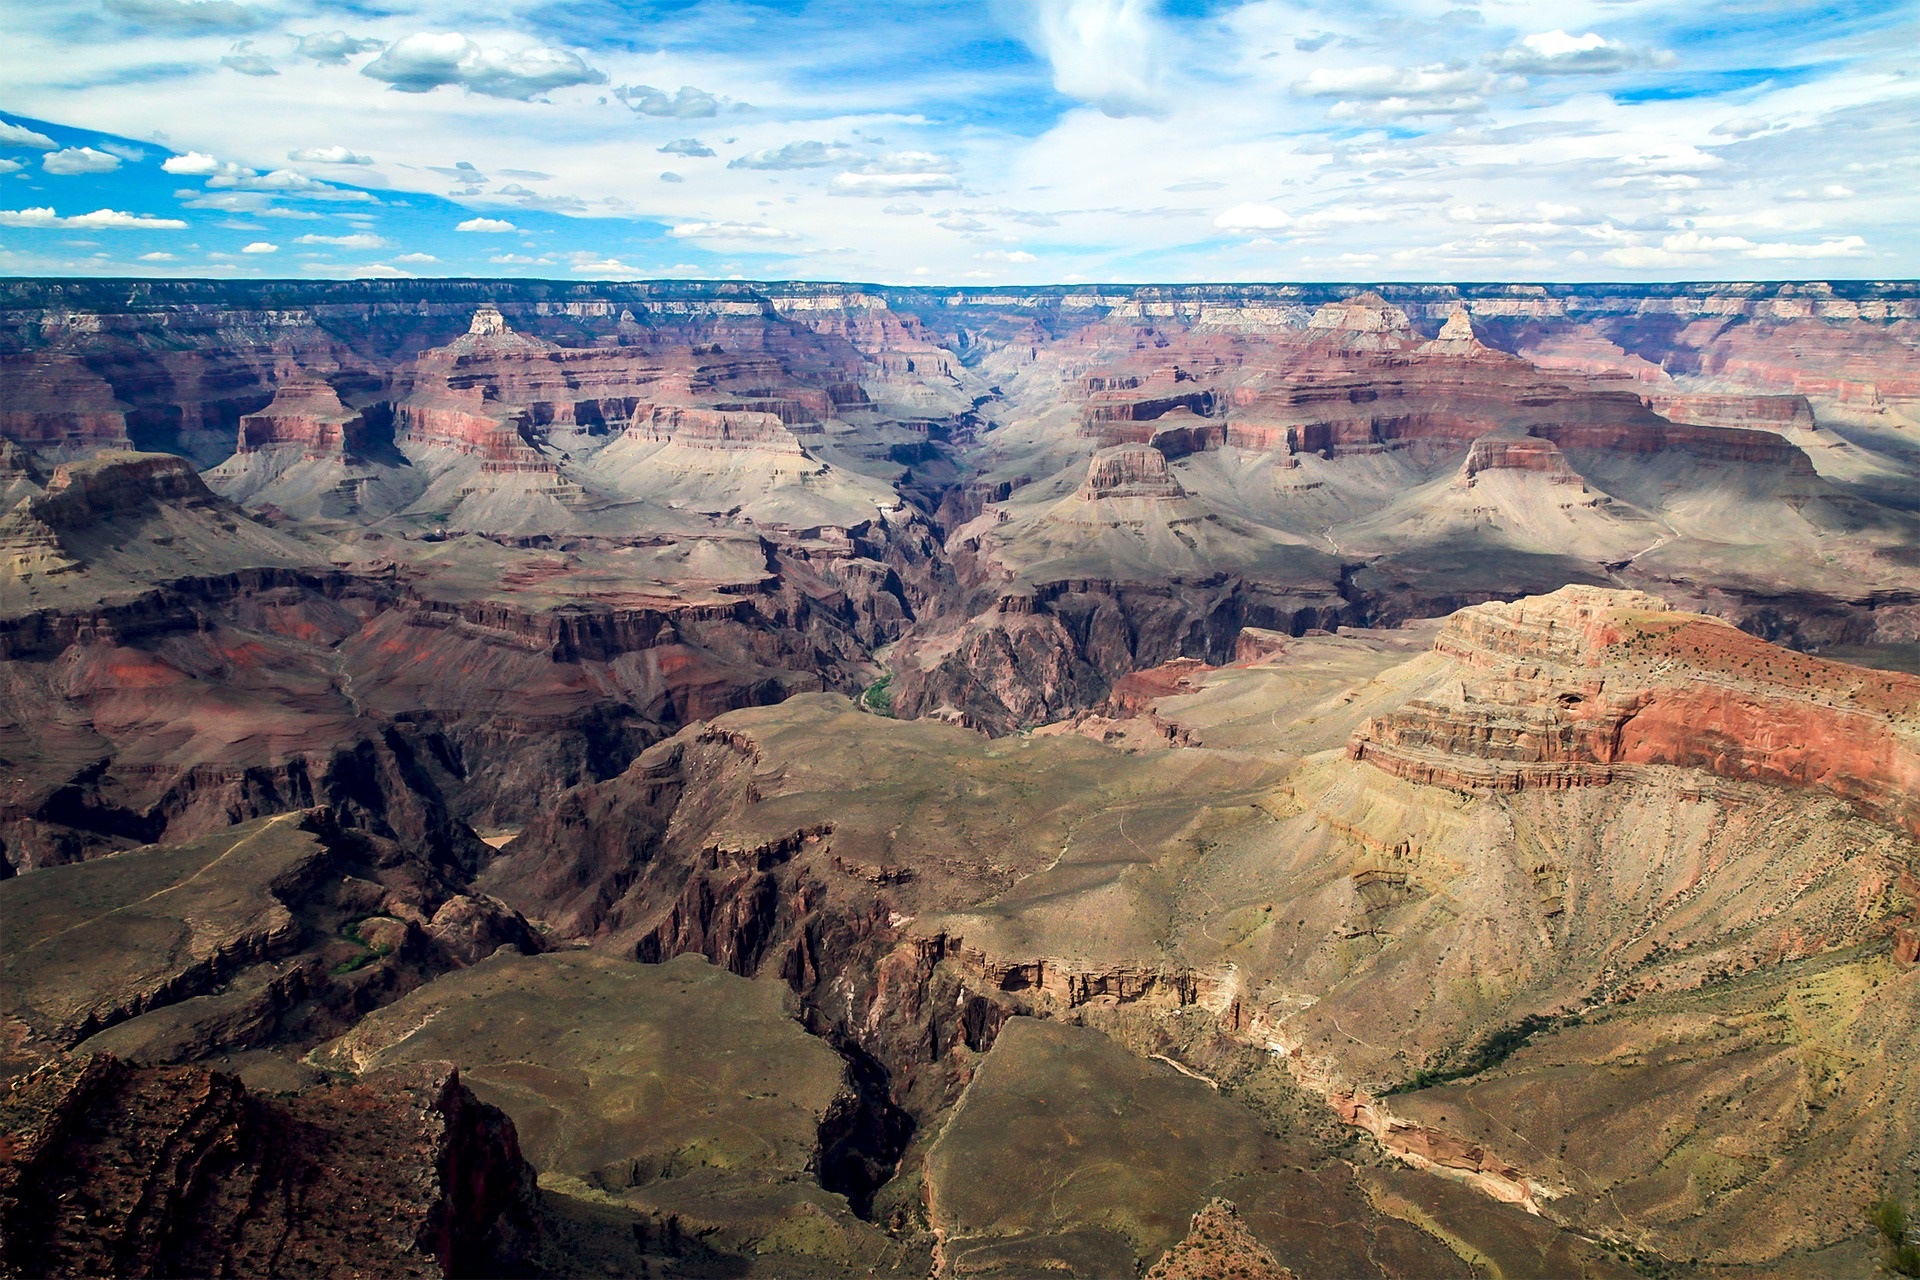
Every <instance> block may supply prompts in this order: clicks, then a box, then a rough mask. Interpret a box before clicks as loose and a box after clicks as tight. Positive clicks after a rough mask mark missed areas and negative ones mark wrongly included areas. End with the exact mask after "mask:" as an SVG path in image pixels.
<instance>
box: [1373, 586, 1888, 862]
mask: <svg viewBox="0 0 1920 1280" xmlns="http://www.w3.org/2000/svg"><path fill="white" fill-rule="evenodd" d="M1431 672H1432V680H1431V683H1430V685H1429V686H1428V688H1427V689H1426V691H1424V692H1422V693H1420V694H1419V695H1417V696H1415V697H1413V698H1410V699H1409V700H1408V701H1407V702H1406V703H1405V704H1404V705H1402V706H1401V707H1400V708H1399V709H1398V710H1397V711H1394V712H1392V713H1390V714H1388V715H1385V716H1381V717H1377V718H1375V719H1373V720H1370V721H1368V722H1367V724H1366V725H1365V726H1363V727H1362V728H1361V729H1360V731H1359V732H1358V733H1356V734H1355V735H1354V737H1353V740H1352V742H1351V744H1350V745H1349V747H1348V754H1349V755H1350V756H1351V757H1352V758H1353V759H1356V760H1364V761H1367V762H1368V763H1370V764H1372V765H1374V766H1375V767H1377V768H1380V769H1384V770H1386V771H1387V772H1389V773H1393V774H1395V775H1397V776H1400V777H1405V778H1411V779H1413V780H1415V781H1418V782H1426V783H1431V784H1436V785H1441V786H1453V787H1459V788H1462V789H1467V790H1492V791H1515V790H1525V789H1530V788H1564V787H1578V786H1597V785H1603V784H1606V783H1609V782H1613V781H1615V780H1616V779H1619V778H1623V777H1626V776H1630V775H1631V773H1632V771H1633V770H1634V769H1635V768H1636V767H1638V766H1643V765H1677V766H1680V767H1683V768H1691V769H1699V770H1702V771H1705V772H1708V773H1713V774H1717V775H1719V776H1721V777H1726V778H1734V779H1739V780H1742V781H1754V782H1765V783H1772V784H1775V785H1779V786H1788V787H1814V788H1818V789H1821V790H1824V791H1828V792H1830V793H1832V794H1833V795H1836V796H1838V797H1840V798H1841V799H1844V800H1847V801H1849V802H1850V803H1852V804H1853V805H1854V806H1855V807H1857V808H1858V809H1860V810H1861V811H1862V812H1863V813H1865V814H1867V815H1868V816H1870V817H1873V818H1875V819H1877V820H1879V821H1883V822H1886V823H1889V824H1891V825H1894V826H1898V827H1902V828H1904V829H1905V830H1907V831H1909V832H1914V833H1920V677H1915V676H1910V675H1905V674H1903V673H1899V672H1888V671H1876V670H1870V669H1866V668H1860V667H1849V666H1846V665H1844V664H1841V663H1837V662H1828V661H1825V660H1823V659H1820V658H1815V657H1810V656H1808V655H1806V654H1801V653H1795V652H1793V651H1791V650H1787V649H1780V648H1777V647H1775V646H1773V645H1770V644H1767V643H1766V642H1765V641H1763V640H1759V639H1757V638H1755V637H1753V636H1750V635H1747V634H1746V633H1744V632H1741V631H1738V630H1735V629H1734V628H1733V627H1732V626H1730V625H1728V624H1727V623H1725V622H1721V621H1719V620H1718V619H1714V618H1707V617H1702V616H1700V615H1697V614H1687V613H1681V612H1678V611H1676V610H1673V609H1671V608H1669V607H1668V606H1667V605H1666V604H1664V603H1663V602H1661V601H1659V600H1657V599H1655V598H1653V597H1651V596H1646V595H1642V594H1638V593H1632V592H1618V591H1607V590H1601V589H1594V588H1579V587H1567V588H1563V589H1562V590H1560V591H1556V592H1554V593H1553V594H1552V595H1549V596H1544V597H1537V598H1533V599H1528V600H1522V601H1518V602H1515V603H1513V604H1505V605H1501V604H1490V605H1482V606H1479V607H1477V608H1474V609H1468V610H1464V611H1462V612H1461V613H1459V614H1457V615H1455V616H1454V617H1453V618H1452V619H1451V620H1450V621H1449V622H1448V624H1447V626H1446V627H1445V628H1444V629H1443V630H1442V631H1441V633H1440V635H1439V637H1438V638H1437V639H1436V640H1435V642H1434V657H1433V660H1432V666H1431Z"/></svg>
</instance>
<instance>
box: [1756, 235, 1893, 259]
mask: <svg viewBox="0 0 1920 1280" xmlns="http://www.w3.org/2000/svg"><path fill="white" fill-rule="evenodd" d="M1866 251H1867V242H1866V240H1865V239H1864V238H1862V237H1860V236H1840V237H1838V238H1837V239H1828V240H1822V241H1821V242H1820V243H1819V244H1757V245H1755V246H1753V248H1751V249H1749V250H1747V256H1748V257H1749V258H1771V259H1783V258H1784V259H1792V258H1856V257H1859V256H1860V255H1861V254H1863V253H1865V252H1866Z"/></svg>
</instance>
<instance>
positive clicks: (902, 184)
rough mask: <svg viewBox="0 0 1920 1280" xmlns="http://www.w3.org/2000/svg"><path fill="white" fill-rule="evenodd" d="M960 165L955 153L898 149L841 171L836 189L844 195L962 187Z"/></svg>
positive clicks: (906, 192)
mask: <svg viewBox="0 0 1920 1280" xmlns="http://www.w3.org/2000/svg"><path fill="white" fill-rule="evenodd" d="M959 167H960V166H959V164H958V163H957V162H956V161H955V160H954V158H953V157H952V156H945V155H938V154H935V153H934V152H931V151H896V152H893V153H892V154H890V155H884V156H880V157H878V158H877V159H874V160H870V161H868V162H867V163H866V164H864V165H861V166H860V167H859V168H858V169H855V170H852V171H850V172H847V173H843V174H841V175H840V176H839V177H837V178H835V179H834V180H833V189H834V190H835V191H837V192H839V193H840V194H842V195H854V196H905V195H924V194H927V193H929V192H934V191H958V190H959V189H960V179H959V178H958V177H956V176H955V174H954V171H955V170H956V169H958V168H959Z"/></svg>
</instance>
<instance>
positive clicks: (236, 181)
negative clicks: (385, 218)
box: [207, 166, 377, 204]
mask: <svg viewBox="0 0 1920 1280" xmlns="http://www.w3.org/2000/svg"><path fill="white" fill-rule="evenodd" d="M207 186H208V187H209V188H216V189H220V190H227V191H271V192H275V193H277V194H281V195H294V196H300V197H303V198H305V199H308V200H340V201H347V202H355V201H357V202H360V203H363V204H374V203H377V201H375V199H374V197H373V196H372V195H370V194H369V193H367V192H365V191H356V190H353V189H352V188H343V187H335V186H330V185H328V184H327V183H324V182H321V181H320V180H318V179H317V178H309V177H308V176H307V175H306V174H304V173H299V172H297V171H295V170H293V169H275V170H273V171H272V172H271V173H255V172H254V171H253V170H251V169H240V168H237V167H233V166H228V167H227V168H226V169H224V170H223V171H222V172H220V173H217V174H215V175H214V176H213V177H211V178H208V179H207Z"/></svg>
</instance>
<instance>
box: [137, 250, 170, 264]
mask: <svg viewBox="0 0 1920 1280" xmlns="http://www.w3.org/2000/svg"><path fill="white" fill-rule="evenodd" d="M140 261H142V262H172V261H173V255H172V254H170V253H161V252H159V251H157V250H156V251H155V252H153V253H143V254H141V255H140Z"/></svg>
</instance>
